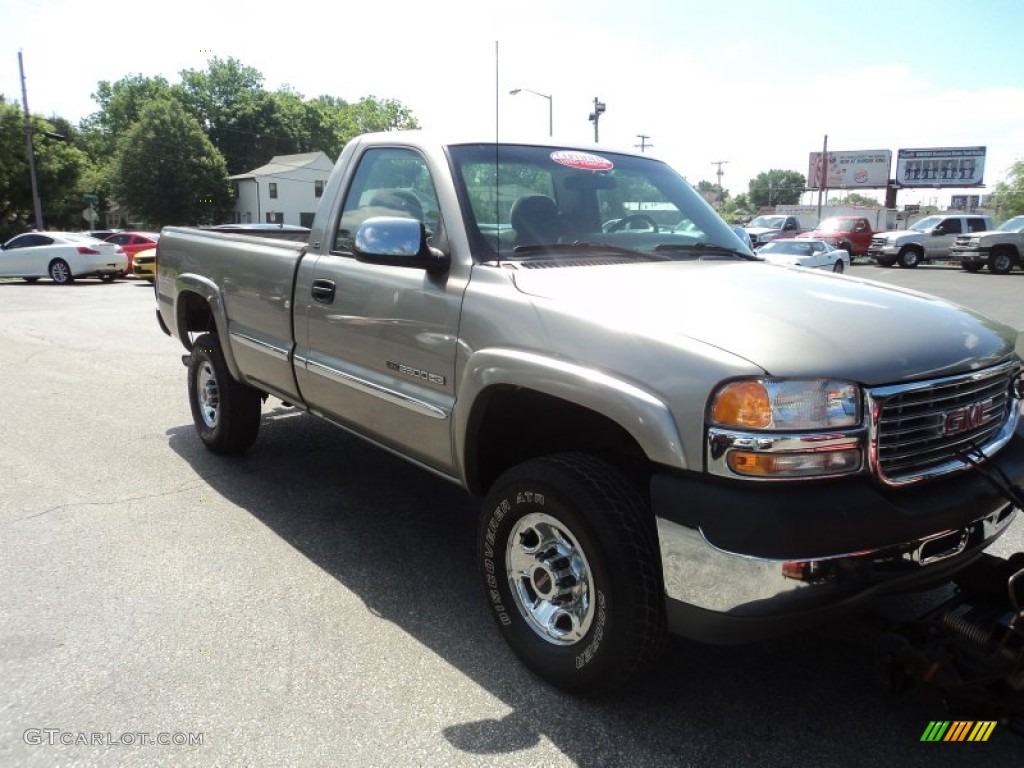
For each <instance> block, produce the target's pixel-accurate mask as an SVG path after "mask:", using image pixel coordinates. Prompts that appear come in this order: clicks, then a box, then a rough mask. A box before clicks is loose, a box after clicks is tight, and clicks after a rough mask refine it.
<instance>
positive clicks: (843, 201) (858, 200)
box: [828, 192, 880, 208]
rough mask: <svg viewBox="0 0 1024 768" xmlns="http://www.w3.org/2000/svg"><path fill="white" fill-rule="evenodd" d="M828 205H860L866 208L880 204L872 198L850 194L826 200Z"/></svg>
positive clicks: (854, 193)
mask: <svg viewBox="0 0 1024 768" xmlns="http://www.w3.org/2000/svg"><path fill="white" fill-rule="evenodd" d="M828 204H829V205H861V206H865V207H868V208H871V207H875V206H878V205H879V204H880V203H879V202H878V201H877V200H876V199H875V198H873V197H868V196H867V195H862V194H860V193H859V192H850V193H848V194H845V195H838V196H836V197H830V198H829V199H828Z"/></svg>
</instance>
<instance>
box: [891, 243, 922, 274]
mask: <svg viewBox="0 0 1024 768" xmlns="http://www.w3.org/2000/svg"><path fill="white" fill-rule="evenodd" d="M896 262H897V263H898V264H899V265H900V266H901V267H906V268H907V269H913V268H914V267H916V266H917V265H918V264H920V263H921V252H920V251H919V250H918V249H917V248H909V247H908V248H904V249H903V250H902V251H900V255H899V257H898V258H897V259H896Z"/></svg>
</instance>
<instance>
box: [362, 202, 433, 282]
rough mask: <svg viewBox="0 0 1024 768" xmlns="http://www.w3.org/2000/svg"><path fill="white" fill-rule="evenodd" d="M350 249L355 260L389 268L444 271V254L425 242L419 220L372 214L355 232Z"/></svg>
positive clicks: (424, 230) (425, 235)
mask: <svg viewBox="0 0 1024 768" xmlns="http://www.w3.org/2000/svg"><path fill="white" fill-rule="evenodd" d="M352 252H353V254H354V255H355V257H356V261H361V262H363V263H365V264H382V265H385V266H392V267H408V268H410V269H423V270H426V271H427V272H429V273H431V274H439V273H441V272H446V271H447V270H448V267H449V266H450V263H451V261H450V259H449V257H448V255H447V254H446V253H443V252H442V251H440V250H439V249H437V248H434V247H432V246H430V245H428V244H427V228H426V226H425V225H424V224H423V222H422V221H420V220H419V219H408V218H403V217H398V216H373V217H371V218H369V219H367V220H366V221H364V222H363V223H362V224H360V225H359V229H358V230H357V231H356V239H355V243H354V246H353V248H352Z"/></svg>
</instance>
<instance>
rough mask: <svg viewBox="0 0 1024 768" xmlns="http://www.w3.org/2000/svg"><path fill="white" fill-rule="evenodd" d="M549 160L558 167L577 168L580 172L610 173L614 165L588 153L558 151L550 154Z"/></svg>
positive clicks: (605, 159)
mask: <svg viewBox="0 0 1024 768" xmlns="http://www.w3.org/2000/svg"><path fill="white" fill-rule="evenodd" d="M551 159H552V160H554V161H555V162H556V163H559V164H560V165H565V166H568V167H569V168H579V169H580V170H581V171H610V170H611V169H612V168H614V167H615V163H613V162H612V161H611V160H608V159H607V158H604V157H601V156H600V155H592V154H590V153H589V152H571V151H568V150H565V149H560V150H558V151H557V152H552V153H551Z"/></svg>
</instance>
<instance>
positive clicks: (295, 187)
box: [230, 152, 334, 227]
mask: <svg viewBox="0 0 1024 768" xmlns="http://www.w3.org/2000/svg"><path fill="white" fill-rule="evenodd" d="M333 169H334V163H333V162H331V159H330V158H329V157H327V155H325V154H324V153H323V152H306V153H305V154H302V155H277V156H276V157H274V158H273V159H272V160H271V161H270V162H269V163H267V164H266V165H264V166H261V167H259V168H256V169H255V170H252V171H249V172H248V173H240V174H238V175H237V176H231V177H230V178H231V181H232V182H234V184H235V222H236V223H241V224H255V223H264V222H265V223H269V224H298V225H300V226H303V227H311V226H312V225H313V215H314V214H315V213H316V209H317V206H318V205H319V203H320V197H321V196H322V195H323V193H324V187H325V186H327V177H328V176H330V175H331V171H332V170H333Z"/></svg>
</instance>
